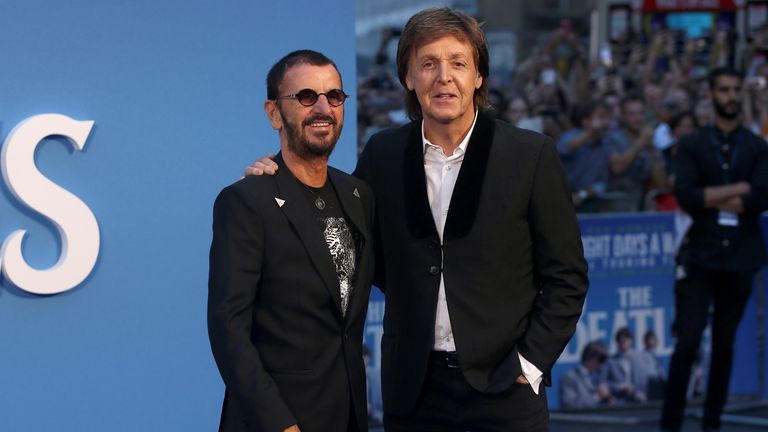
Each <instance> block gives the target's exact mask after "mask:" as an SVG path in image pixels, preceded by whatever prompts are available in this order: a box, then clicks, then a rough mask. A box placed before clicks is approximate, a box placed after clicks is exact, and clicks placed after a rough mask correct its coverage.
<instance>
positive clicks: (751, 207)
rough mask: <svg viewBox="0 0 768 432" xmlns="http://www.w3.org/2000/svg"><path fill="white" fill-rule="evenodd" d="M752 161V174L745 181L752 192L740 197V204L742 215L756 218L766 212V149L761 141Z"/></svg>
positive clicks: (767, 198) (767, 153)
mask: <svg viewBox="0 0 768 432" xmlns="http://www.w3.org/2000/svg"><path fill="white" fill-rule="evenodd" d="M754 160H755V162H754V165H753V168H752V172H751V173H750V174H749V178H748V180H747V181H748V182H749V186H750V187H751V188H752V190H751V191H750V193H748V194H746V195H744V196H743V197H742V202H743V203H744V213H745V214H746V215H750V216H754V217H757V216H759V215H760V213H762V212H764V211H765V210H768V148H767V147H766V144H765V142H764V141H762V140H760V144H759V150H758V153H757V155H756V156H755V159H754Z"/></svg>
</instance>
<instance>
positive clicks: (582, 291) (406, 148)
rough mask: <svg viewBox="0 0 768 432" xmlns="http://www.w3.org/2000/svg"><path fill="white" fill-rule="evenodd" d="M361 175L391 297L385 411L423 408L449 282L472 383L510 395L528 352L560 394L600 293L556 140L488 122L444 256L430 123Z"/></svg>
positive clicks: (372, 150)
mask: <svg viewBox="0 0 768 432" xmlns="http://www.w3.org/2000/svg"><path fill="white" fill-rule="evenodd" d="M355 175H356V176H358V177H360V178H362V179H364V180H366V181H367V182H368V184H369V185H370V187H371V190H373V192H374V194H375V196H376V223H377V225H378V228H377V230H376V233H377V249H378V250H377V253H378V254H380V255H381V258H378V257H377V280H376V283H377V285H379V286H381V287H382V289H384V290H385V292H386V297H387V307H386V311H385V316H384V335H383V338H382V386H383V397H384V409H385V411H386V412H387V413H389V414H394V415H406V414H407V413H408V412H409V411H410V409H411V408H412V407H413V406H414V403H415V401H416V399H417V397H418V394H419V391H420V389H421V385H422V382H423V379H424V376H425V373H426V369H427V362H428V357H429V352H430V350H431V347H432V345H433V342H434V325H435V307H436V304H437V294H438V288H439V283H440V273H441V272H442V273H443V275H444V279H445V291H446V297H447V301H448V311H449V314H450V318H451V325H452V328H453V334H454V340H455V343H456V350H457V353H458V356H459V363H460V364H461V370H462V372H463V373H464V375H465V377H466V379H467V380H468V382H469V383H470V384H471V385H472V386H473V387H474V388H475V389H477V390H478V391H480V392H484V393H498V392H502V391H504V390H506V389H508V388H509V387H510V386H511V385H512V384H513V383H514V381H515V379H516V377H517V376H518V375H519V374H520V373H521V366H520V361H519V359H518V352H519V353H521V354H522V355H523V357H525V358H526V359H527V360H528V361H530V362H531V363H533V364H534V365H536V366H537V367H538V368H539V369H540V370H541V371H542V372H544V373H545V382H547V383H548V373H549V371H550V369H551V367H552V365H553V364H554V362H555V360H556V359H557V358H558V356H559V355H560V353H561V351H562V350H563V349H564V348H565V345H566V343H567V342H568V340H569V339H570V337H571V335H572V334H573V333H574V331H575V328H576V322H577V321H578V319H579V316H580V314H581V310H582V305H583V302H584V297H585V295H586V291H587V284H588V283H587V266H586V261H585V260H584V257H583V250H582V245H581V237H580V233H579V226H578V223H577V220H576V216H575V213H574V210H573V205H572V204H571V195H570V191H569V188H568V184H567V181H566V177H565V172H564V170H563V168H562V165H561V164H560V161H559V159H558V156H557V152H556V150H555V147H554V145H553V144H552V142H551V140H549V139H548V138H546V137H544V136H543V135H539V134H536V133H533V132H529V131H525V130H522V129H517V128H514V127H512V126H511V125H509V124H508V123H505V122H501V121H498V120H494V119H493V118H492V117H490V116H488V115H486V114H483V113H481V114H480V115H479V116H478V118H477V122H476V124H475V128H474V131H473V134H472V136H471V138H470V141H469V145H468V147H467V152H466V154H465V156H464V161H463V163H462V166H461V171H460V173H459V176H458V179H457V181H456V186H455V188H454V191H453V195H452V198H451V203H450V207H449V211H448V216H447V220H446V223H445V229H444V233H443V239H444V241H443V244H442V245H441V244H440V240H439V237H438V234H437V230H436V228H435V224H434V220H433V217H432V213H431V211H430V206H429V201H428V198H427V188H426V178H425V174H424V150H423V144H422V137H421V122H412V123H410V124H408V125H406V126H403V127H401V128H399V129H396V130H389V131H384V132H381V133H379V134H377V135H375V136H373V137H372V138H371V140H370V141H369V142H368V144H367V146H366V148H365V150H364V151H363V154H362V156H361V158H360V161H359V162H358V166H357V170H356V171H355ZM441 252H442V262H441Z"/></svg>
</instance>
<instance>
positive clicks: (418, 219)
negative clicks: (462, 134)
mask: <svg viewBox="0 0 768 432" xmlns="http://www.w3.org/2000/svg"><path fill="white" fill-rule="evenodd" d="M420 125H421V122H420V121H414V122H412V123H411V126H412V127H411V131H410V133H409V134H408V143H407V144H406V146H405V155H404V156H405V157H404V161H403V175H404V179H403V188H404V191H403V194H404V196H405V211H406V214H407V215H408V230H409V231H410V232H411V235H413V237H415V238H424V237H437V228H436V227H435V219H434V218H433V217H432V210H431V209H430V207H429V196H428V195H427V177H426V174H425V173H424V142H423V141H422V137H421V127H420Z"/></svg>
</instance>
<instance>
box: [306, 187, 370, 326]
mask: <svg viewBox="0 0 768 432" xmlns="http://www.w3.org/2000/svg"><path fill="white" fill-rule="evenodd" d="M302 189H303V191H304V195H305V196H306V198H307V200H308V201H309V204H310V206H311V207H312V210H313V211H314V212H315V216H316V218H317V221H318V223H319V224H320V229H321V230H322V232H323V238H325V244H326V246H328V251H329V252H330V253H331V258H332V259H333V264H334V265H335V267H336V277H338V279H339V289H340V291H341V292H340V294H341V312H342V314H343V315H345V316H346V313H347V308H348V307H349V299H350V298H351V296H352V290H353V287H354V281H355V268H356V265H357V247H356V244H357V236H358V234H357V231H356V230H355V229H354V226H353V225H352V224H351V223H349V221H348V220H347V217H346V215H344V212H343V211H342V209H341V204H340V203H339V198H338V197H337V196H336V190H335V189H334V188H333V186H332V184H331V182H330V181H327V182H326V183H325V186H323V187H322V188H310V187H309V186H303V187H302ZM318 197H319V198H321V199H322V200H323V201H324V202H325V207H324V208H323V209H322V210H321V209H319V208H317V206H316V205H315V202H316V201H317V199H318Z"/></svg>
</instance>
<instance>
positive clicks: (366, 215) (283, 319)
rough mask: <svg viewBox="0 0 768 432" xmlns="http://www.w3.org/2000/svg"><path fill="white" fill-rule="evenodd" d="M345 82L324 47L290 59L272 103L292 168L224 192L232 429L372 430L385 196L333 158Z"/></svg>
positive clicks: (221, 234) (218, 242)
mask: <svg viewBox="0 0 768 432" xmlns="http://www.w3.org/2000/svg"><path fill="white" fill-rule="evenodd" d="M341 89H342V82H341V76H340V75H339V72H338V70H337V68H336V65H335V64H334V63H333V62H332V61H331V60H330V59H328V58H327V57H326V56H324V55H323V54H320V53H318V52H315V51H309V50H302V51H295V52H292V53H290V54H288V55H286V56H285V57H284V58H283V59H281V60H280V61H278V62H277V63H276V64H275V65H274V66H273V67H272V69H271V70H270V71H269V74H268V76H267V97H268V100H267V101H265V102H264V110H265V112H266V114H267V117H268V118H269V121H270V123H271V125H272V128H273V129H275V130H277V131H278V132H279V136H280V149H281V152H280V154H278V155H277V157H276V158H275V162H276V163H277V165H278V166H279V167H280V170H279V172H278V173H277V174H276V175H275V176H273V177H248V178H244V179H242V180H240V181H238V182H237V183H235V184H233V185H231V186H229V187H227V188H225V189H224V190H223V191H222V192H221V193H220V194H219V196H218V198H217V199H216V204H215V205H214V214H213V241H212V244H211V253H210V275H209V296H208V331H209V337H210V342H211V348H212V351H213V355H214V357H215V359H216V363H217V365H218V367H219V371H220V372H221V376H222V378H223V380H224V383H225V385H226V394H225V397H224V405H223V408H222V415H221V424H220V429H219V430H220V431H259V432H280V431H290V432H296V431H302V432H308V431H310V432H311V431H316V432H327V431H365V430H367V418H366V389H365V366H364V364H363V352H362V339H363V324H364V321H365V314H366V311H367V308H368V295H369V293H370V285H371V280H372V275H373V248H372V235H371V215H372V206H373V201H372V198H371V193H370V192H369V190H368V187H367V186H366V185H365V184H364V183H363V182H362V181H360V180H357V179H355V178H354V177H351V176H349V175H347V174H344V173H342V172H340V171H338V170H336V169H334V168H332V167H329V166H328V157H329V155H330V154H331V151H332V150H333V148H334V146H335V145H336V141H337V140H338V138H339V134H340V133H341V128H342V124H343V121H344V105H343V104H344V101H345V99H346V98H347V95H346V94H345V93H344V91H343V90H341Z"/></svg>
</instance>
